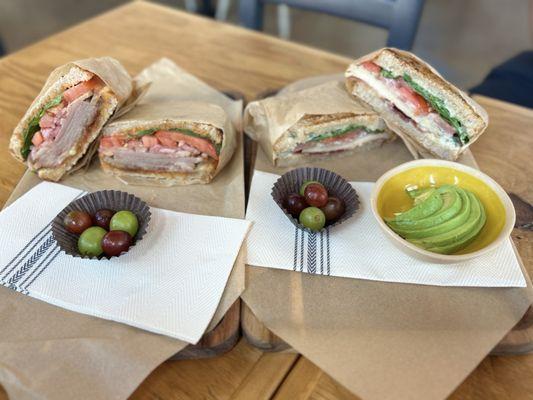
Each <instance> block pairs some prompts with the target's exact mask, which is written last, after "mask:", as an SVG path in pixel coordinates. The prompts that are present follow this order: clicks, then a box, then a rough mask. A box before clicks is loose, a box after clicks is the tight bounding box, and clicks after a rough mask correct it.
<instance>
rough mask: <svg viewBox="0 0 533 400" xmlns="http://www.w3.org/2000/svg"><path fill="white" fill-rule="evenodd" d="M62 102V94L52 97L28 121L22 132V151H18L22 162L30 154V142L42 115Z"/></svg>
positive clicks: (37, 128)
mask: <svg viewBox="0 0 533 400" xmlns="http://www.w3.org/2000/svg"><path fill="white" fill-rule="evenodd" d="M62 100H63V94H60V95H58V96H56V97H54V98H53V99H52V100H50V101H49V102H48V103H46V104H45V105H44V107H43V108H41V110H40V111H39V113H37V115H36V116H35V117H33V118H32V119H31V120H30V123H29V124H28V127H27V128H26V129H25V130H24V133H23V139H24V143H23V145H22V149H21V150H20V154H21V155H22V158H24V160H25V159H27V158H28V155H29V154H30V147H31V140H32V139H33V135H35V133H36V132H37V131H38V130H39V129H40V128H39V122H40V121H41V118H42V117H43V115H44V113H45V112H46V111H47V110H49V109H50V108H52V107H55V106H57V105H59V104H60V103H61V101H62Z"/></svg>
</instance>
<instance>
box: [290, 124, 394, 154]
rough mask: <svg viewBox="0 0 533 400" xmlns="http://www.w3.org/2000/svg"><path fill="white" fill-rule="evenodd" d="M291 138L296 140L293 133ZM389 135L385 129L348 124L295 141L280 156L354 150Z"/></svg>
mask: <svg viewBox="0 0 533 400" xmlns="http://www.w3.org/2000/svg"><path fill="white" fill-rule="evenodd" d="M289 137H294V138H296V135H294V134H293V133H292V132H291V131H289ZM388 138H389V134H388V133H386V132H385V130H384V129H370V128H368V127H365V126H363V125H358V124H348V125H345V126H340V127H338V128H334V129H331V128H329V129H327V130H323V131H318V132H311V133H309V134H307V135H306V140H305V142H298V141H296V140H294V141H293V143H292V144H293V146H292V147H291V148H289V150H287V151H285V152H283V153H282V154H280V156H282V157H288V156H291V155H294V154H309V155H312V154H317V155H320V154H322V155H325V154H327V153H334V152H341V151H346V150H353V149H355V148H356V147H360V146H363V145H364V144H366V143H368V142H371V141H376V140H387V139H388Z"/></svg>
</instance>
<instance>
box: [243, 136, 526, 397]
mask: <svg viewBox="0 0 533 400" xmlns="http://www.w3.org/2000/svg"><path fill="white" fill-rule="evenodd" d="M410 160H412V156H411V154H410V153H409V151H408V150H407V149H406V148H405V146H404V145H403V143H401V142H400V141H395V142H391V143H388V144H385V145H384V146H382V147H380V148H377V149H374V150H371V151H368V152H364V153H356V154H354V155H353V156H352V157H350V158H349V159H346V158H343V159H338V160H335V159H332V160H330V161H320V162H316V163H312V166H318V167H322V168H327V169H330V170H332V171H335V172H336V173H338V174H340V175H341V176H343V177H344V178H346V179H347V180H350V181H374V180H376V179H377V178H378V177H379V176H381V175H382V174H383V173H384V172H386V171H387V170H389V169H391V168H392V167H394V166H396V165H398V164H401V163H403V162H406V161H410ZM459 162H462V163H465V164H467V165H471V166H474V167H477V166H476V164H475V160H474V158H473V157H472V154H471V153H470V151H469V150H467V151H466V152H465V153H463V154H462V155H461V157H460V158H459ZM255 168H256V169H258V170H261V171H266V172H271V173H277V174H283V173H284V172H286V171H287V170H288V169H283V168H274V167H273V166H272V164H271V162H270V159H269V155H265V154H264V153H263V152H262V151H261V150H260V149H259V150H258V154H257V159H256V164H255ZM332 251H334V249H332ZM356 256H357V255H356V254H354V257H356ZM376 256H377V257H379V249H376ZM522 268H523V266H522ZM523 270H524V275H525V276H526V277H527V272H526V271H525V269H524V268H523ZM246 271H247V273H246V290H245V292H244V293H243V295H242V298H243V300H244V301H245V303H246V304H247V305H248V306H249V307H250V308H251V310H252V311H253V313H254V314H255V315H256V317H257V318H258V319H259V321H261V322H262V323H264V324H265V325H266V327H267V328H268V329H270V330H272V331H273V332H274V333H275V334H276V335H278V336H280V337H281V338H282V339H283V340H285V341H286V342H287V343H289V344H290V345H291V346H292V347H293V348H294V349H296V350H297V351H298V352H300V353H302V354H303V355H304V356H306V357H307V358H309V359H310V360H311V361H312V362H313V363H315V364H316V365H317V366H318V367H320V368H321V369H323V370H324V371H325V372H326V373H328V374H329V375H331V376H332V377H333V378H334V379H336V380H337V381H338V382H340V383H341V384H342V385H344V386H345V387H346V388H347V389H349V390H350V391H352V392H354V393H355V394H357V395H358V396H360V397H362V398H363V399H379V400H384V399H385V400H386V399H394V400H401V399H410V400H412V399H414V400H416V399H421V400H422V399H423V400H431V399H443V398H445V397H446V396H447V395H449V394H450V393H451V392H452V391H453V390H454V389H455V388H456V387H457V385H459V384H460V383H461V382H462V381H463V380H464V379H465V378H466V376H467V375H468V374H469V373H470V372H471V371H472V370H473V369H474V368H475V367H476V366H477V364H478V363H479V362H480V361H481V360H482V359H483V358H484V357H485V356H486V355H487V354H488V353H489V352H490V351H491V349H492V348H493V347H494V346H495V345H496V344H497V343H498V342H499V341H500V340H501V339H502V338H503V336H504V335H505V334H506V333H507V332H508V331H509V330H511V329H512V327H513V326H514V325H515V324H516V323H517V322H518V321H519V320H520V318H521V317H522V315H523V314H524V312H525V311H526V310H527V308H528V307H529V305H530V304H531V302H532V301H533V290H532V287H531V282H530V280H529V278H526V279H527V281H528V287H527V288H523V289H518V288H517V289H515V288H512V289H500V288H494V289H491V288H488V289H487V288H483V289H478V288H447V287H432V286H421V285H410V284H394V283H383V282H371V281H364V280H357V279H347V278H335V277H327V278H326V277H318V276H312V275H311V274H302V273H298V272H291V271H283V270H275V269H270V268H257V267H247V270H246Z"/></svg>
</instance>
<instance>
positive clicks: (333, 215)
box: [320, 197, 345, 222]
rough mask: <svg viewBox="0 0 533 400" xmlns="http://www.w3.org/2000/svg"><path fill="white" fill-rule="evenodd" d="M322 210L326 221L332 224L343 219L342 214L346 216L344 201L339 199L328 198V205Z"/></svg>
mask: <svg viewBox="0 0 533 400" xmlns="http://www.w3.org/2000/svg"><path fill="white" fill-rule="evenodd" d="M320 209H321V210H322V211H323V212H324V215H325V216H326V221H328V222H332V221H335V220H337V219H339V218H340V217H342V214H344V210H345V207H344V201H342V200H341V199H339V198H337V197H330V198H328V202H327V203H326V205H325V206H324V207H321V208H320Z"/></svg>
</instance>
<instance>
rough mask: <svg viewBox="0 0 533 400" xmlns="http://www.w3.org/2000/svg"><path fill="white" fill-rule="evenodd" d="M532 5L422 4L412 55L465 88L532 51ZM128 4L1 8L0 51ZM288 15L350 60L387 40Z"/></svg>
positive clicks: (511, 1)
mask: <svg viewBox="0 0 533 400" xmlns="http://www.w3.org/2000/svg"><path fill="white" fill-rule="evenodd" d="M219 1H220V0H219ZM240 1H253V0H240ZM530 1H531V0H426V1H425V5H424V7H423V10H422V15H421V19H420V22H419V27H418V31H417V34H416V37H415V39H414V42H413V47H412V51H414V52H415V53H416V54H417V55H419V56H420V57H422V58H424V59H425V60H427V61H429V62H430V63H431V64H433V65H434V66H435V67H436V68H437V69H438V70H439V71H440V72H441V73H442V74H443V75H444V76H445V77H446V78H448V79H449V80H451V81H452V82H454V83H455V84H457V85H458V86H460V87H463V88H470V87H472V86H474V85H476V84H478V83H479V82H481V81H482V80H483V78H484V77H485V76H486V75H487V73H488V72H489V71H490V70H491V69H492V68H493V67H494V66H495V65H497V64H500V63H502V62H503V61H505V60H506V59H509V58H510V57H512V56H514V55H516V54H517V53H519V52H522V51H524V50H526V49H531V48H532V37H531V32H530V21H529V18H530V10H529V7H530ZM126 2H127V0H79V1H71V0H0V38H1V40H2V42H3V47H4V51H5V52H6V53H10V52H14V51H16V50H17V49H20V48H21V47H24V46H26V45H28V44H31V43H33V42H35V41H37V40H39V39H41V38H44V37H46V36H48V35H50V34H53V33H54V32H57V31H60V30H63V29H65V28H67V27H69V26H71V25H73V24H75V23H77V22H79V21H82V20H84V19H87V18H90V17H92V16H94V15H96V14H99V13H102V12H105V11H106V10H108V9H110V8H113V7H116V6H118V5H121V4H123V3H126ZM157 2H159V3H163V4H166V5H168V6H171V7H176V8H179V9H185V8H186V5H188V6H189V9H191V4H192V3H194V0H191V1H188V0H157ZM187 3H188V4H187ZM226 3H227V4H228V6H229V9H228V12H227V17H226V18H225V19H227V21H229V22H230V23H234V24H238V23H239V0H229V1H227V2H226ZM213 5H216V1H215V0H213ZM279 13H280V10H279V8H278V6H276V5H272V4H269V5H266V6H265V15H264V29H263V30H264V31H266V32H268V33H270V34H273V35H279V34H280V31H279V22H280V21H279V19H278V17H279ZM288 15H289V16H288V18H287V15H285V17H284V18H285V19H286V20H285V22H284V24H285V26H282V27H281V28H282V29H281V30H282V31H281V34H282V36H285V37H288V38H289V39H290V40H293V41H296V42H300V43H305V44H309V45H311V46H315V47H319V48H322V49H325V50H328V51H331V52H335V53H339V54H343V55H346V56H349V57H357V56H360V55H363V54H365V53H367V52H369V51H372V50H374V49H376V48H379V47H383V46H384V45H385V42H386V40H387V32H386V31H385V30H383V29H379V28H376V27H372V26H369V25H366V24H364V23H361V22H354V21H350V20H346V19H341V18H338V17H333V16H330V15H326V14H323V13H316V12H310V11H303V10H300V9H296V8H290V14H288ZM287 21H290V26H289V27H288V26H286V25H287ZM282 25H283V24H282Z"/></svg>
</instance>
